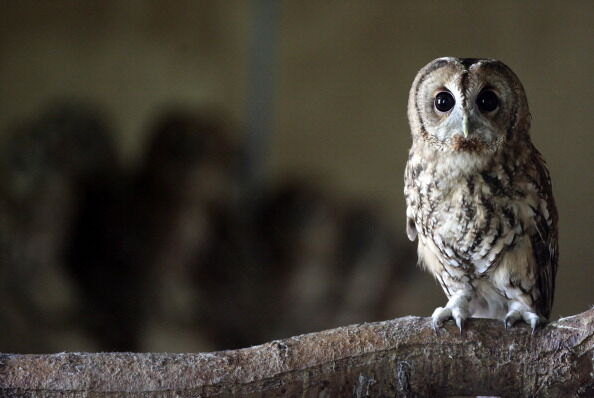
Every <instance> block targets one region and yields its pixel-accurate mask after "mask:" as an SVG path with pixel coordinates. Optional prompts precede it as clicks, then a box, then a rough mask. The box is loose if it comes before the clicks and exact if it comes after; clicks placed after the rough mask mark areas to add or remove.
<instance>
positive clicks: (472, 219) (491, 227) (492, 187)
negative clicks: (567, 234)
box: [416, 174, 529, 274]
mask: <svg viewBox="0 0 594 398" xmlns="http://www.w3.org/2000/svg"><path fill="white" fill-rule="evenodd" d="M420 202H421V206H420V212H419V214H418V215H417V217H416V220H417V222H418V223H420V224H421V231H422V232H421V233H422V234H423V235H424V237H425V238H428V239H431V240H432V241H433V243H434V244H435V248H436V249H437V250H438V251H439V253H436V255H437V256H438V258H440V260H441V262H442V263H444V264H448V265H451V266H454V267H460V268H462V269H465V270H467V271H472V272H473V273H478V274H482V273H484V272H485V271H487V270H488V269H489V268H490V267H491V266H492V265H493V264H496V263H497V261H498V260H499V257H500V255H501V254H502V252H503V251H504V250H507V249H510V248H512V247H513V246H514V245H515V244H516V243H517V242H518V241H519V239H521V238H522V237H523V235H524V230H525V220H526V219H527V215H526V209H528V211H529V206H527V205H526V198H525V192H523V191H522V190H521V189H517V187H514V186H512V185H508V186H505V184H504V183H503V182H502V181H501V180H500V179H497V178H496V177H490V176H489V175H488V174H485V175H480V174H479V175H473V176H470V177H465V178H461V179H456V180H448V179H442V180H437V181H434V182H433V184H432V188H431V189H429V190H426V191H425V192H424V193H423V192H421V193H420Z"/></svg>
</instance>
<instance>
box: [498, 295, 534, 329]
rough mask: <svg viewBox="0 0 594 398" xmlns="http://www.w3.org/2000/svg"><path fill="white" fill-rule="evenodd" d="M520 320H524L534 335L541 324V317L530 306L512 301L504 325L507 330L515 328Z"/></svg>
mask: <svg viewBox="0 0 594 398" xmlns="http://www.w3.org/2000/svg"><path fill="white" fill-rule="evenodd" d="M520 319H522V320H524V322H526V323H527V324H528V325H530V327H531V328H532V334H534V331H535V330H536V327H537V326H538V324H539V323H540V322H541V319H540V316H538V314H537V313H536V312H535V311H534V310H533V309H532V308H530V307H529V306H527V305H526V304H524V303H521V302H519V301H512V302H511V303H510V305H509V309H508V312H507V314H506V315H505V319H504V320H503V323H504V325H505V328H506V329H507V328H508V327H510V326H513V325H514V324H515V323H516V322H517V321H519V320H520Z"/></svg>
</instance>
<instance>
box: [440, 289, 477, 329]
mask: <svg viewBox="0 0 594 398" xmlns="http://www.w3.org/2000/svg"><path fill="white" fill-rule="evenodd" d="M471 298H472V293H471V292H469V291H466V290H460V291H458V292H456V293H454V294H453V295H452V296H450V299H449V300H448V303H447V304H446V306H445V307H437V308H436V309H435V311H433V315H431V320H432V326H433V329H435V330H437V328H440V327H442V326H443V323H444V322H446V321H448V320H450V319H453V320H454V321H455V322H456V326H458V329H460V333H462V327H463V326H464V322H465V321H466V319H468V316H469V315H470V311H469V309H468V306H469V303H470V300H471Z"/></svg>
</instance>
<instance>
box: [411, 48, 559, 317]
mask: <svg viewBox="0 0 594 398" xmlns="http://www.w3.org/2000/svg"><path fill="white" fill-rule="evenodd" d="M408 117H409V122H410V126H411V132H412V138H413V143H412V147H411V149H410V154H409V160H408V163H407V166H406V172H405V189H404V193H405V197H406V204H407V228H406V229H407V234H408V237H409V238H410V239H411V240H415V239H417V238H418V240H419V241H418V254H419V263H420V264H421V265H422V266H423V267H424V268H425V269H427V270H429V271H430V272H431V273H432V274H433V275H434V276H435V278H436V279H437V280H438V281H439V283H440V284H441V286H442V288H443V290H444V292H445V293H446V295H447V296H448V299H449V301H448V304H447V305H446V306H445V307H444V308H441V307H439V308H437V309H436V310H435V312H434V314H433V323H434V325H435V326H441V324H442V323H443V321H445V320H448V319H450V318H453V319H454V320H455V321H456V323H457V324H458V326H459V327H460V328H461V327H462V324H463V322H464V320H465V319H466V318H467V317H469V316H472V317H488V318H498V319H502V320H504V322H505V325H506V326H508V325H510V324H513V323H514V322H515V321H518V320H521V319H523V320H524V321H525V322H526V323H528V324H530V325H531V326H532V327H533V328H534V327H535V326H536V325H537V324H538V323H539V322H540V321H541V320H543V319H546V318H548V317H549V315H550V312H551V307H552V303H553V293H554V287H555V274H556V270H557V259H558V250H557V211H556V208H555V203H554V200H553V196H552V191H551V181H550V178H549V173H548V170H547V168H546V165H545V162H544V160H543V158H542V156H541V155H540V153H539V152H538V150H537V149H536V148H535V147H534V145H533V144H532V142H531V140H530V137H529V135H528V130H529V127H530V113H529V110H528V103H527V100H526V95H525V93H524V89H523V87H522V84H521V83H520V81H519V79H518V78H517V76H516V75H515V74H514V73H513V72H512V71H511V70H510V69H509V68H508V67H507V66H505V65H504V64H503V63H501V62H499V61H496V60H491V59H469V58H466V59H458V58H439V59H436V60H434V61H432V62H430V63H429V64H428V65H426V66H425V67H424V68H422V69H421V70H420V71H419V73H418V74H417V76H416V78H415V80H414V82H413V85H412V88H411V91H410V96H409V103H408Z"/></svg>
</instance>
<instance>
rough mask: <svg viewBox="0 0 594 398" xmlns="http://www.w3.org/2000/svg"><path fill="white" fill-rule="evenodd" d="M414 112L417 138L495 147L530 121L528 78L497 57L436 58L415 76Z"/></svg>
mask: <svg viewBox="0 0 594 398" xmlns="http://www.w3.org/2000/svg"><path fill="white" fill-rule="evenodd" d="M408 118H409V122H410V126H411V131H412V135H413V140H417V139H423V140H425V141H426V142H428V143H429V144H430V145H432V146H433V147H435V148H436V149H438V150H440V151H449V152H483V153H484V152H494V151H497V149H498V148H500V147H501V146H502V145H504V144H505V143H506V142H510V141H513V140H515V139H518V138H520V137H521V136H524V135H526V134H527V132H528V129H529V127H530V113H529V110H528V102H527V100H526V94H525V93H524V88H523V87H522V83H521V82H520V80H519V79H518V77H517V76H516V75H515V73H514V72H512V70H511V69H510V68H508V67H507V66H506V65H505V64H503V63H502V62H500V61H497V60H494V59H475V58H451V57H446V58H438V59H436V60H434V61H431V62H430V63H429V64H427V65H426V66H425V67H423V68H422V69H421V70H420V71H419V73H418V74H417V76H416V78H415V80H414V82H413V85H412V88H411V90H410V95H409V101H408Z"/></svg>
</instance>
